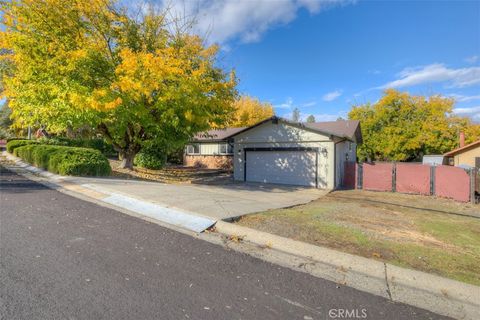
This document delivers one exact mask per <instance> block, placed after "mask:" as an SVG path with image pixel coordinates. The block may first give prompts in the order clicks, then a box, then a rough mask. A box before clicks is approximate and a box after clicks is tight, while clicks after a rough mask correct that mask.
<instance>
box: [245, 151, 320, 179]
mask: <svg viewBox="0 0 480 320" xmlns="http://www.w3.org/2000/svg"><path fill="white" fill-rule="evenodd" d="M246 155H247V163H246V180H247V181H253V182H263V183H278V184H291V185H301V186H311V187H314V186H315V185H316V179H315V178H316V166H315V164H316V154H315V152H311V151H248V152H247V154H246Z"/></svg>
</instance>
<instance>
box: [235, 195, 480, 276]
mask: <svg viewBox="0 0 480 320" xmlns="http://www.w3.org/2000/svg"><path fill="white" fill-rule="evenodd" d="M468 215H473V216H476V217H470V216H468ZM237 223H239V224H241V225H244V226H247V227H251V228H256V229H259V230H262V231H266V232H270V233H274V234H278V235H281V236H284V237H289V238H293V239H295V240H300V241H305V242H309V243H312V244H316V245H320V246H326V247H330V248H334V249H337V250H342V251H345V252H349V253H353V254H357V255H361V256H365V257H370V258H374V259H378V260H382V261H387V262H390V263H392V264H395V265H398V266H403V267H408V268H413V269H417V270H421V271H425V272H429V273H434V274H438V275H441V276H445V277H449V278H452V279H456V280H460V281H464V282H468V283H472V284H476V285H480V264H479V261H480V206H479V205H472V204H464V203H458V202H454V201H450V200H445V199H435V198H431V197H422V196H413V195H404V194H395V193H383V192H366V191H335V192H332V193H330V194H329V195H327V196H325V197H323V198H321V199H319V200H316V201H313V202H311V203H309V204H306V205H301V206H297V207H294V208H288V209H279V210H271V211H267V212H263V213H258V214H254V215H248V216H245V217H243V218H241V219H240V220H239V221H238V222H237Z"/></svg>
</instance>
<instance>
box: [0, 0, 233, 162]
mask: <svg viewBox="0 0 480 320" xmlns="http://www.w3.org/2000/svg"><path fill="white" fill-rule="evenodd" d="M0 3H1V8H2V11H3V14H4V15H3V18H4V22H3V24H4V29H3V31H1V32H0V47H1V48H3V51H2V55H1V57H2V59H3V60H8V61H9V63H10V64H11V65H13V68H12V70H11V72H10V73H9V74H6V75H4V77H3V82H4V87H5V88H4V92H3V95H4V96H5V97H6V98H7V99H8V101H9V105H10V107H11V109H12V117H13V120H14V125H15V126H17V127H22V126H23V127H24V126H26V125H39V124H41V125H44V126H46V128H47V129H48V130H49V131H52V132H62V131H65V130H66V129H67V128H76V127H83V126H85V125H89V126H90V127H91V128H92V129H94V130H96V131H97V132H98V133H99V134H101V135H103V136H104V137H105V138H106V139H107V140H108V141H110V142H111V143H112V145H113V147H114V148H115V149H116V150H117V151H118V152H119V154H120V156H121V159H122V160H123V161H122V167H124V168H132V166H133V158H134V156H135V154H136V153H138V152H139V151H140V149H141V148H142V147H149V146H151V145H162V146H164V147H165V148H168V147H171V146H176V145H179V144H182V143H184V142H185V141H187V140H188V139H189V138H190V137H191V136H192V135H194V134H195V133H197V132H200V131H204V130H207V129H208V128H210V127H211V126H222V125H223V124H224V123H226V121H227V120H228V119H229V118H230V116H231V114H232V112H233V108H232V103H233V101H234V99H235V97H236V95H237V94H236V78H235V76H234V74H233V72H225V71H224V70H222V69H220V68H218V67H216V65H215V61H216V59H217V47H216V46H209V47H207V46H205V45H204V43H203V41H202V39H200V38H199V37H197V36H194V35H190V34H188V33H187V32H185V31H184V29H183V28H182V27H179V28H176V29H175V30H171V26H175V25H177V26H178V25H179V21H174V22H175V23H172V21H167V19H166V17H167V12H165V11H157V10H156V9H154V7H146V8H143V10H139V11H138V12H135V15H131V14H130V11H129V10H128V9H127V8H124V7H122V6H121V5H120V4H119V3H117V2H116V1H113V0H71V1H64V0H42V1H38V0H11V1H10V0H9V1H0Z"/></svg>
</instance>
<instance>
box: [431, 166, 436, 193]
mask: <svg viewBox="0 0 480 320" xmlns="http://www.w3.org/2000/svg"><path fill="white" fill-rule="evenodd" d="M435 169H436V167H435V166H430V195H431V196H434V195H435Z"/></svg>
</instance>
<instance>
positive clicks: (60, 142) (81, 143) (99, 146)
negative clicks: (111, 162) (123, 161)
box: [39, 137, 117, 157]
mask: <svg viewBox="0 0 480 320" xmlns="http://www.w3.org/2000/svg"><path fill="white" fill-rule="evenodd" d="M39 141H40V142H41V143H42V144H49V145H55V146H67V147H79V148H91V149H96V150H98V151H100V152H101V153H103V154H104V155H106V156H107V157H109V156H115V155H117V153H116V151H115V150H114V149H113V147H112V145H110V144H108V143H106V142H105V141H104V140H103V139H99V138H95V139H70V138H66V137H52V138H42V139H40V140H39Z"/></svg>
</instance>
